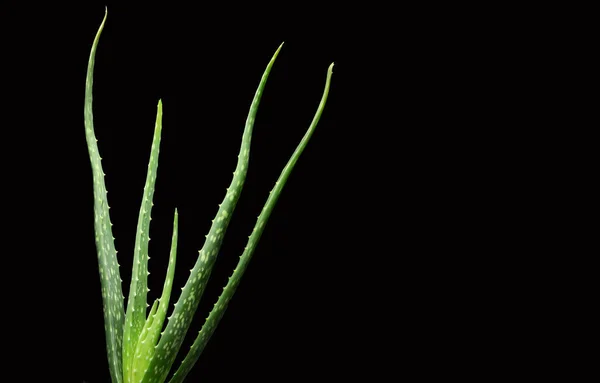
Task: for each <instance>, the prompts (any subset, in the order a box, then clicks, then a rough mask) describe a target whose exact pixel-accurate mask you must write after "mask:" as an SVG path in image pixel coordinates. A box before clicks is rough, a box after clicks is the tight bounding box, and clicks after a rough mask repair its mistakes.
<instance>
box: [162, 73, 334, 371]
mask: <svg viewBox="0 0 600 383" xmlns="http://www.w3.org/2000/svg"><path fill="white" fill-rule="evenodd" d="M332 73H333V63H332V64H331V65H330V66H329V70H328V71H327V80H326V81H325V91H324V92H323V97H322V98H321V102H320V104H319V107H318V108H317V112H316V114H315V117H314V118H313V121H312V123H311V124H310V127H309V128H308V130H307V131H306V133H305V135H304V137H303V138H302V140H301V141H300V144H298V147H297V148H296V150H295V151H294V153H293V154H292V156H291V158H290V160H289V161H288V163H287V165H286V166H285V167H284V168H283V170H282V172H281V174H280V176H279V179H278V180H277V182H275V187H274V188H273V190H272V191H271V192H270V194H269V198H268V199H267V202H266V203H265V206H264V207H263V209H262V211H261V213H260V215H259V216H258V219H257V221H256V225H255V226H254V229H253V230H252V234H251V235H250V236H249V237H248V244H247V245H246V247H245V248H244V252H243V253H242V255H241V256H240V260H239V261H238V264H237V266H236V268H235V269H234V271H233V274H232V275H231V276H230V277H229V280H228V281H227V285H226V286H225V287H224V288H223V292H222V293H221V295H220V296H219V299H218V300H217V303H215V305H214V307H213V309H212V311H211V312H210V314H209V315H208V318H206V322H205V323H204V326H202V329H201V330H200V333H199V334H198V336H197V337H196V340H195V341H194V344H193V345H192V347H191V349H190V351H189V353H188V354H187V356H186V357H185V359H184V360H183V362H182V363H181V366H180V367H179V369H178V370H177V371H176V372H175V374H174V375H173V378H171V380H170V381H169V383H181V382H182V381H183V379H184V378H185V377H186V375H187V374H188V373H189V372H190V370H191V369H192V367H193V366H194V364H195V363H196V362H197V360H198V358H199V357H200V354H201V353H202V351H203V350H204V347H205V346H206V343H207V342H208V340H209V339H210V337H211V336H212V334H213V332H214V331H215V329H216V327H217V325H218V324H219V321H220V320H221V318H222V317H223V314H224V312H225V310H226V309H227V305H228V304H229V301H230V300H231V298H232V296H233V294H234V293H235V290H236V289H237V287H238V285H239V283H240V280H241V278H242V276H243V275H244V272H245V271H246V267H247V266H248V262H250V259H251V258H252V254H253V253H254V249H255V248H256V245H257V243H258V241H259V239H260V237H261V235H262V233H263V230H264V228H265V226H266V224H267V222H268V220H269V217H270V216H271V212H272V211H273V208H274V207H275V204H276V203H277V200H278V199H279V196H280V194H281V191H282V190H283V187H284V186H285V183H286V182H287V180H288V178H289V176H290V174H291V173H292V170H293V169H294V165H295V164H296V162H297V161H298V158H299V157H300V155H301V154H302V152H303V151H304V148H305V147H306V145H307V143H308V141H309V140H310V137H311V136H312V134H313V132H314V130H315V128H316V127H317V124H318V122H319V119H320V118H321V114H322V113H323V109H324V108H325V104H326V103H327V96H328V95H329V84H330V82H331V74H332Z"/></svg>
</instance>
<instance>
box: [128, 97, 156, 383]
mask: <svg viewBox="0 0 600 383" xmlns="http://www.w3.org/2000/svg"><path fill="white" fill-rule="evenodd" d="M162 113H163V112H162V101H161V100H159V101H158V106H157V111H156V123H155V125H154V138H153V139H152V148H151V149H150V160H149V162H148V172H147V174H146V184H145V185H144V193H143V196H142V204H141V207H140V212H139V216H138V226H137V232H136V236H135V248H134V253H133V271H132V273H131V284H130V288H129V299H128V301H127V314H126V316H125V328H124V330H123V332H124V335H123V336H124V342H123V377H124V378H125V383H129V382H131V380H130V377H131V376H132V375H131V373H132V371H131V370H132V364H133V357H134V353H135V348H136V346H137V344H138V341H139V338H140V334H141V332H142V329H143V328H144V324H145V323H146V310H147V307H148V304H147V294H148V274H149V272H148V242H149V241H150V237H149V232H150V219H151V218H150V215H151V213H152V206H153V205H154V204H153V203H152V199H153V197H154V185H155V183H156V172H157V169H158V154H159V152H160V140H161V133H162Z"/></svg>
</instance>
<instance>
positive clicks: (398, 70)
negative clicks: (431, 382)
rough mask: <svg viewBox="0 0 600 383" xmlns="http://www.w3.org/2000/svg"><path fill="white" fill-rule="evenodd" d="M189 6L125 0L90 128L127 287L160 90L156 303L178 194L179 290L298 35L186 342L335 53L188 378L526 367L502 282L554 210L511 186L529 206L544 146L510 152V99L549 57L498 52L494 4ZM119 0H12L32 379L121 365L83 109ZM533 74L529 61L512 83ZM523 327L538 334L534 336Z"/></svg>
mask: <svg viewBox="0 0 600 383" xmlns="http://www.w3.org/2000/svg"><path fill="white" fill-rule="evenodd" d="M171 4H172V3H169V4H162V5H144V6H124V5H121V4H118V3H117V4H114V5H113V4H112V3H111V2H108V3H107V5H108V12H109V15H108V20H107V24H106V26H105V29H104V32H103V35H102V37H101V40H100V43H99V46H98V51H97V56H96V58H97V59H96V70H95V75H94V78H95V82H94V113H95V114H94V117H95V131H96V135H97V138H98V139H99V143H98V144H99V149H100V153H101V155H102V157H103V168H104V172H105V173H106V179H105V181H106V186H107V189H108V191H109V193H108V198H109V204H110V206H111V220H112V222H113V224H114V226H113V233H114V236H115V237H116V241H115V243H116V247H117V250H118V251H119V261H120V264H121V274H122V278H123V280H124V281H125V283H124V292H125V296H127V290H128V282H129V275H130V269H131V262H132V259H131V257H132V256H131V254H132V249H133V241H134V237H135V229H136V223H137V216H138V212H139V210H138V209H139V205H140V201H141V195H142V190H143V185H144V181H145V176H146V174H145V171H146V166H147V161H148V157H149V150H150V145H151V140H152V133H153V128H154V119H155V115H156V105H157V102H158V99H159V98H160V99H162V101H163V105H164V117H163V136H162V137H163V139H162V144H161V152H160V160H159V167H158V178H157V183H156V193H155V197H154V205H155V206H154V209H153V214H152V217H153V220H152V226H151V233H150V237H151V238H152V241H151V243H150V256H151V258H152V259H151V261H150V265H149V270H150V271H151V273H152V274H151V275H150V279H149V285H150V288H151V292H150V295H149V301H152V300H153V299H154V298H156V297H157V296H158V295H159V294H160V291H161V289H162V281H163V278H164V273H165V265H166V262H167V259H168V250H169V245H170V239H171V224H172V217H173V212H174V209H175V208H176V207H177V208H178V210H179V217H180V220H179V230H180V231H179V233H180V241H179V251H178V259H177V271H176V277H175V288H174V290H173V296H172V298H171V303H174V302H175V301H176V299H177V296H178V295H177V294H178V289H177V288H176V287H177V286H182V285H183V283H184V282H185V278H186V277H187V275H188V272H187V270H189V269H190V268H191V266H192V265H193V263H194V262H195V257H196V255H197V251H198V250H199V249H200V248H201V246H202V242H203V239H204V235H205V234H206V233H207V231H208V229H209V225H210V221H211V219H212V218H213V216H214V214H215V213H216V211H217V205H218V204H219V203H220V202H221V200H222V198H223V197H224V194H225V188H226V187H227V186H228V185H229V182H230V180H231V173H232V171H233V170H234V168H235V161H236V155H237V152H238V149H239V144H240V140H241V134H242V131H243V127H244V122H245V119H246V116H247V112H248V108H249V105H250V102H251V100H252V97H253V95H254V92H255V90H256V86H257V85H258V82H259V80H260V76H261V75H262V73H263V70H264V68H265V66H266V64H267V63H268V61H269V59H270V58H271V56H272V54H273V53H274V51H275V50H276V49H277V47H278V46H279V44H281V42H283V41H285V45H284V47H283V49H282V51H281V53H280V55H279V58H278V59H277V61H276V63H275V65H274V67H273V70H272V72H271V75H270V77H269V81H268V83H267V86H266V88H265V94H264V96H263V98H262V101H261V104H260V108H259V111H258V115H257V119H256V123H255V127H254V134H253V139H252V148H251V156H250V165H249V171H248V177H247V179H246V183H245V186H244V190H243V192H242V196H241V198H240V201H239V203H238V206H237V208H236V211H235V213H234V215H233V219H232V221H231V224H230V226H229V229H228V232H227V236H226V239H225V242H224V245H223V247H222V249H221V253H220V255H219V258H218V260H217V262H216V264H215V267H214V270H213V273H212V276H211V279H210V282H209V285H208V287H207V289H206V291H205V293H204V296H203V299H202V301H201V303H200V306H199V308H198V311H197V313H196V317H195V320H194V322H193V323H192V327H191V329H190V332H189V335H190V337H189V339H187V340H186V342H184V344H183V346H182V350H187V349H188V347H189V346H190V345H191V343H192V342H193V338H194V337H193V335H194V334H196V333H197V331H198V330H199V329H200V326H201V325H202V318H205V317H206V315H207V313H208V310H209V308H210V307H211V306H212V304H213V303H214V301H215V299H216V298H217V296H218V293H219V292H220V290H221V288H222V286H223V285H224V284H225V282H226V279H227V277H228V276H229V275H230V273H231V271H232V270H233V268H234V267H235V263H236V260H237V259H238V256H239V255H240V254H241V251H242V250H243V247H244V246H245V240H246V238H247V235H248V234H249V233H250V232H251V230H252V227H253V225H254V223H255V219H256V216H257V215H258V213H259V212H260V210H261V208H262V206H263V204H264V202H265V200H266V197H267V195H268V193H269V190H270V189H271V188H272V186H273V184H274V182H275V180H276V179H277V177H278V175H279V172H280V171H281V169H282V168H283V166H285V164H286V162H287V160H288V158H289V156H290V155H291V153H292V152H293V150H294V149H295V147H296V145H297V144H298V142H299V141H300V139H301V138H302V136H303V134H304V132H305V130H306V129H307V128H308V126H309V124H310V122H311V120H312V117H313V115H314V112H315V110H316V108H317V105H318V103H319V100H320V98H321V95H322V91H323V87H324V84H325V75H326V71H327V67H328V66H329V64H330V63H331V62H335V68H334V74H333V78H332V85H331V90H330V95H329V101H328V103H327V106H326V108H325V111H324V113H323V116H322V119H321V121H320V123H319V126H318V127H317V130H316V132H315V134H314V136H313V138H312V139H311V141H310V143H309V145H308V147H307V148H306V150H305V151H304V153H303V155H302V157H301V158H300V160H299V161H298V164H297V165H296V168H295V170H294V172H293V174H292V175H291V177H290V179H289V181H288V184H287V185H286V187H285V189H284V191H283V194H282V196H281V198H280V200H279V202H278V204H277V206H276V208H275V210H274V212H273V214H272V216H271V219H270V221H269V223H268V225H267V228H266V230H265V232H264V234H263V237H262V239H261V241H260V244H259V245H258V247H257V249H256V252H255V255H254V258H253V259H252V262H251V264H250V266H249V268H248V270H247V272H246V274H245V275H244V278H243V281H242V283H241V285H240V288H239V289H238V291H237V293H236V295H235V297H234V299H233V300H232V301H231V303H230V305H229V308H228V310H227V312H226V315H225V316H224V318H223V320H222V321H221V323H220V324H219V327H218V329H217V331H216V332H215V334H214V336H213V338H212V339H211V341H210V342H209V344H208V346H207V348H206V349H205V351H204V353H203V354H202V356H201V358H200V360H199V361H198V363H197V365H196V366H195V367H194V369H193V371H192V372H191V373H190V375H189V379H190V381H196V380H200V379H205V380H206V381H215V380H217V379H219V380H221V381H233V380H239V379H243V378H246V379H260V380H263V381H291V380H293V379H310V380H316V379H321V378H322V379H324V380H334V381H337V380H342V379H348V378H361V379H367V380H368V381H384V380H385V381H387V380H390V377H392V378H393V377H398V376H404V377H410V376H418V377H420V378H423V379H426V378H428V377H433V376H446V377H448V376H457V377H458V376H460V377H465V376H473V377H476V378H477V377H482V376H483V377H486V376H498V375H500V374H502V373H503V372H506V369H507V368H506V366H517V367H518V366H519V365H520V363H521V359H519V358H517V357H515V356H514V354H505V353H504V352H503V351H502V349H503V347H505V346H506V345H507V344H508V345H509V344H510V339H512V338H511V336H512V332H511V330H510V329H511V328H513V326H515V323H522V322H521V321H522V320H523V316H522V312H523V310H525V304H523V305H522V306H521V305H520V303H517V302H516V301H511V300H510V299H509V298H507V296H510V292H511V291H512V289H513V287H512V286H514V285H515V284H517V281H518V280H519V279H520V278H521V273H525V272H524V271H522V270H525V267H521V268H520V270H521V272H519V273H513V271H514V270H512V271H511V274H510V276H507V274H503V273H502V271H503V270H506V268H507V264H512V265H514V264H520V263H519V262H522V261H521V260H518V259H516V258H512V257H516V254H517V253H518V251H517V252H515V249H517V248H518V247H517V246H515V245H514V244H515V243H516V242H518V241H519V240H520V239H522V238H524V237H526V236H528V235H529V234H530V232H528V224H529V222H531V221H532V218H531V217H532V216H533V215H534V213H535V212H536V211H535V209H534V207H532V205H529V207H528V209H525V210H520V211H519V214H520V218H519V222H518V224H515V223H514V217H515V215H514V214H515V208H516V207H515V206H516V205H515V204H513V201H514V200H515V199H516V198H517V196H518V199H519V200H521V201H522V200H525V202H531V203H532V204H534V202H533V200H534V199H533V197H534V196H533V195H532V194H528V193H529V191H528V188H527V187H526V185H527V182H529V181H530V179H531V177H535V175H532V174H533V172H529V171H528V170H529V169H533V167H532V168H528V166H533V165H531V164H528V165H525V164H524V163H520V164H519V165H515V163H516V162H518V160H519V159H522V158H523V157H522V153H521V151H522V149H523V147H524V146H525V142H526V140H527V138H528V137H527V136H526V134H525V133H523V131H520V130H518V127H519V126H520V124H521V122H522V120H519V119H517V118H516V115H517V114H518V113H519V112H520V111H521V110H522V109H523V108H525V105H529V106H530V105H531V104H527V97H528V94H529V93H528V92H529V91H530V89H531V87H533V86H534V84H535V77H534V75H533V73H534V72H533V71H531V70H530V69H531V68H530V67H528V64H527V60H526V59H524V57H525V56H526V54H525V53H523V52H521V51H519V50H518V49H519V48H517V47H511V50H512V53H511V54H510V55H506V54H503V52H504V51H505V50H506V49H507V48H506V47H507V44H506V43H505V42H503V39H504V38H505V37H506V34H507V33H508V32H507V31H510V30H511V29H512V28H513V27H514V26H512V25H511V26H507V25H506V24H503V23H499V24H497V25H499V26H500V28H499V29H494V28H489V29H488V28H487V27H486V25H489V24H490V23H492V22H493V21H495V16H494V12H493V11H489V10H483V9H482V10H479V13H478V17H477V18H476V19H471V18H470V17H468V15H467V14H466V13H464V12H463V11H464V10H462V9H459V7H447V8H443V7H438V6H430V5H423V6H420V7H416V6H409V5H402V6H401V7H399V8H398V9H394V10H392V9H391V8H389V7H386V8H380V7H377V6H376V5H375V4H371V5H370V6H369V7H367V8H364V7H359V6H352V5H345V6H343V7H333V6H332V7H328V6H325V5H323V4H318V5H309V4H305V3H286V4H273V5H261V4H250V5H238V4H233V3H231V4H229V3H227V4H220V5H217V4H214V3H211V4H202V5H171ZM104 5H105V4H104V3H99V4H95V3H92V2H85V5H81V4H78V3H73V4H71V5H68V6H67V5H60V4H53V5H44V6H39V5H38V6H32V7H31V8H28V7H27V6H23V5H20V6H18V7H17V6H14V5H10V3H9V5H6V6H5V12H4V13H3V14H2V17H3V23H2V28H3V31H2V36H3V48H4V53H3V64H4V67H5V70H4V71H3V74H2V76H3V84H4V85H5V88H4V95H3V96H4V97H5V100H4V108H3V109H4V112H5V114H4V120H5V125H6V128H4V129H5V130H4V135H5V136H4V137H5V138H4V139H3V140H2V146H3V154H4V155H6V156H7V158H6V160H5V162H4V163H5V166H6V168H7V170H6V172H5V175H6V178H5V180H7V181H5V186H4V191H5V193H6V194H7V197H6V199H5V209H6V211H7V212H9V213H10V215H7V216H5V217H6V218H5V219H6V220H7V221H9V222H11V224H10V227H11V231H10V232H9V234H10V236H9V238H8V240H9V241H11V242H12V243H14V246H15V248H16V249H15V250H14V251H13V252H11V253H10V255H8V256H7V257H6V259H7V262H8V260H10V261H14V260H16V265H15V266H13V265H12V263H6V264H5V265H6V266H4V270H5V273H6V274H7V275H8V276H10V277H11V278H7V281H8V282H9V285H10V287H7V291H11V292H12V293H10V294H8V298H9V301H10V305H11V306H7V307H12V304H13V302H14V304H15V305H17V307H19V309H18V310H16V313H17V315H16V316H15V317H14V318H13V320H14V321H15V322H16V323H17V324H20V325H23V326H24V327H25V328H26V330H25V331H24V334H26V335H21V334H19V335H17V341H16V342H15V343H16V345H15V348H14V355H13V356H14V357H15V359H18V360H25V361H29V360H35V361H36V363H38V364H39V365H40V366H42V367H40V368H39V369H36V370H35V371H32V370H31V369H30V370H25V373H26V375H27V376H28V378H27V379H24V381H54V380H56V379H58V380H60V381H65V382H66V381H73V382H82V381H86V382H90V383H94V382H108V381H109V379H110V378H109V373H108V365H107V361H106V352H105V343H104V328H103V316H102V301H101V294H100V281H99V276H98V265H97V258H96V252H95V246H94V229H93V206H92V201H93V199H92V197H93V190H92V173H91V167H90V164H89V158H88V153H87V147H86V143H85V135H84V130H83V96H84V86H85V75H86V68H87V60H88V57H89V51H90V48H91V44H92V40H93V38H94V36H95V33H96V31H97V28H98V26H99V24H100V22H101V21H102V17H103V15H104ZM471 11H472V10H471ZM450 15H452V17H450ZM515 50H516V51H515ZM517 67H518V68H519V69H518V70H517V69H515V68H517ZM515 72H519V75H525V77H526V78H527V79H528V81H525V82H521V83H520V84H519V85H520V91H519V94H518V97H517V96H515V94H514V89H515V88H514V86H515V78H516V77H515V76H514V74H515ZM530 74H531V76H530V77H527V76H529V75H530ZM508 94H510V96H509V95H508ZM516 121H521V122H519V123H516ZM527 121H528V120H525V122H527ZM534 165H535V164H534ZM524 167H525V168H524ZM516 168H519V169H518V170H519V171H518V172H513V171H512V170H515V169H516ZM509 178H510V182H506V180H507V179H509ZM507 221H509V223H507ZM511 221H512V222H511ZM520 250H523V248H520ZM525 250H527V248H525ZM507 254H508V255H507ZM521 266H524V265H522V264H521ZM506 305H510V306H511V308H510V309H508V310H504V309H503V307H505V306H506ZM515 305H516V306H515ZM21 307H23V308H22V309H21ZM7 310H9V309H8V308H7ZM520 342H521V343H520V345H521V346H520V348H521V351H522V352H524V353H525V354H526V353H527V349H528V347H530V346H529V345H530V343H529V341H528V339H525V340H523V339H521V340H520ZM523 350H525V351H523ZM182 358H183V355H180V356H179V357H178V359H177V360H176V362H175V365H178V363H179V361H180V360H181V359H182ZM480 371H484V372H481V374H482V375H479V374H480ZM34 373H35V374H41V376H43V378H42V379H41V380H40V379H37V378H36V379H33V378H29V375H28V374H34ZM394 379H395V378H394ZM415 381H416V380H415Z"/></svg>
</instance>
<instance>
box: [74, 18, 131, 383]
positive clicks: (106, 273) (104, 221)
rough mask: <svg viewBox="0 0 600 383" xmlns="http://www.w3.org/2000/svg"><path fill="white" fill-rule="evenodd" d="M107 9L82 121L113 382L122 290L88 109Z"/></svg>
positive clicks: (117, 378) (117, 379)
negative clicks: (90, 181) (87, 156)
mask: <svg viewBox="0 0 600 383" xmlns="http://www.w3.org/2000/svg"><path fill="white" fill-rule="evenodd" d="M107 14H108V11H105V13H104V19H103V20H102V23H101V24H100V27H99V28H98V32H97V33H96V37H95V39H94V42H93V44H92V50H91V52H90V58H89V61H88V68H87V77H86V82H85V105H84V124H85V138H86V141H87V147H88V153H89V156H90V162H91V165H92V176H93V183H94V228H95V232H96V250H97V253H98V266H99V269H100V282H101V285H102V300H103V304H104V330H105V333H106V350H107V356H108V366H109V369H110V376H111V379H112V381H113V383H121V382H123V376H122V368H121V367H122V366H121V347H122V346H121V345H122V341H123V320H124V318H125V316H124V313H123V299H124V297H123V291H122V288H121V282H122V281H121V276H120V273H119V264H118V262H117V251H116V250H115V244H114V237H113V235H112V223H111V222H110V215H109V212H108V209H109V206H108V199H107V191H106V186H105V184H104V172H103V171H102V162H101V160H102V158H101V157H100V154H99V152H98V140H97V139H96V135H95V133H94V116H93V111H92V88H93V82H94V62H95V56H96V48H97V47H98V41H99V40H100V35H101V34H102V30H103V29H104V24H105V22H106V17H107Z"/></svg>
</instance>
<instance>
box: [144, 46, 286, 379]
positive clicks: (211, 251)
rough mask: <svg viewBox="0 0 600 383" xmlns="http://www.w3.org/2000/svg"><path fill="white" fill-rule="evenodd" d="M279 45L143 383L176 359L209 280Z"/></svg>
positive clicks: (243, 173) (164, 372)
mask: <svg viewBox="0 0 600 383" xmlns="http://www.w3.org/2000/svg"><path fill="white" fill-rule="evenodd" d="M282 46H283V44H281V45H280V46H279V48H277V51H276V52H275V54H274V55H273V57H272V58H271V61H269V64H268V65H267V67H266V69H265V71H264V73H263V76H262V78H261V80H260V83H259V85H258V89H257V90H256V93H255V95H254V99H253V100H252V104H251V105H250V111H249V113H248V117H247V118H246V125H245V128H244V133H243V134H242V143H241V146H240V152H239V154H238V162H237V166H236V168H235V171H234V172H233V179H232V180H231V184H230V185H229V188H227V193H226V195H225V198H224V199H223V202H222V203H221V204H220V205H219V210H218V211H217V214H216V217H215V219H214V220H213V224H212V226H211V228H210V230H209V232H208V235H206V240H205V242H204V246H203V247H202V249H201V250H200V251H199V256H198V259H197V261H196V264H195V265H194V267H193V268H192V269H191V270H190V276H189V278H188V280H187V282H186V284H185V286H184V287H183V288H182V290H181V295H180V296H179V299H178V301H177V303H176V304H175V308H174V310H173V314H172V315H171V316H170V317H169V318H170V319H169V321H168V323H167V327H166V329H165V331H164V333H163V335H162V336H161V338H160V341H159V343H158V345H157V350H156V353H155V356H154V357H153V358H152V360H151V361H150V365H149V367H148V372H147V373H146V375H144V379H143V383H151V382H163V381H165V379H166V377H167V375H168V373H169V370H170V368H171V365H172V364H173V361H174V360H175V357H176V356H177V352H178V351H179V348H180V347H181V343H182V342H183V338H184V336H185V334H186V332H187V330H188V328H189V326H190V323H191V322H192V318H193V316H194V313H195V312H196V309H197V307H198V303H199V302H200V298H201V297H202V293H203V292H204V288H205V287H206V283H207V282H208V279H209V277H210V273H211V270H212V267H213V264H214V261H215V259H216V257H217V254H218V253H219V249H220V247H221V243H222V242H223V237H224V235H225V232H226V230H227V227H228V225H229V222H230V220H231V216H232V214H233V210H234V209H235V206H236V205H237V202H238V199H239V196H240V193H241V191H242V187H243V185H244V181H245V179H246V173H247V171H248V162H249V157H250V142H251V138H252V128H253V126H254V120H255V118H256V113H257V110H258V105H259V104H260V99H261V97H262V94H263V91H264V87H265V84H266V82H267V78H268V77H269V73H270V72H271V68H272V66H273V64H274V63H275V59H276V58H277V55H278V54H279V51H280V50H281V47H282ZM159 356H160V357H159Z"/></svg>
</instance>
